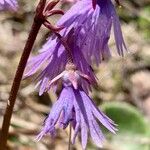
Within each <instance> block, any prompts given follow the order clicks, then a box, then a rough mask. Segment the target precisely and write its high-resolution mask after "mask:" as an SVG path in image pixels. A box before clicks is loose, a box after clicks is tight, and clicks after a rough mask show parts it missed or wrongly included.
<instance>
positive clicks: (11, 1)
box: [0, 0, 18, 11]
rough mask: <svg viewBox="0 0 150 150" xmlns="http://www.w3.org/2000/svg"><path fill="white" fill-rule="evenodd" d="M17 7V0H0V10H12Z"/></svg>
mask: <svg viewBox="0 0 150 150" xmlns="http://www.w3.org/2000/svg"><path fill="white" fill-rule="evenodd" d="M17 8H18V3H17V0H0V10H14V11H16V10H17Z"/></svg>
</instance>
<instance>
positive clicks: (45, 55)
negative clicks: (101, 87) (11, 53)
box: [24, 32, 96, 95]
mask: <svg viewBox="0 0 150 150" xmlns="http://www.w3.org/2000/svg"><path fill="white" fill-rule="evenodd" d="M73 34H74V32H70V33H68V35H67V37H66V38H65V39H66V43H67V45H68V46H69V48H70V49H71V53H72V57H73V63H74V64H75V66H76V67H77V69H78V70H79V71H81V72H83V73H84V74H87V75H88V76H89V77H90V78H91V80H92V81H93V82H96V78H95V75H94V72H93V70H92V68H91V66H90V65H89V64H88V63H87V61H86V59H85V58H84V56H83V54H82V51H81V50H80V49H79V47H78V46H77V45H76V43H75V37H74V35H73ZM66 64H67V51H66V50H65V47H64V46H63V45H62V43H61V41H60V40H59V39H56V38H55V39H53V40H51V41H49V45H47V44H46V45H44V46H43V48H42V50H41V51H40V54H38V55H37V56H35V57H33V58H31V60H29V62H28V64H27V67H26V70H25V74H24V76H25V77H29V76H32V75H34V74H36V80H37V81H38V83H37V86H38V87H39V95H42V94H43V93H44V92H47V91H48V90H49V87H50V86H49V82H50V81H51V80H52V79H53V78H55V77H56V76H57V75H58V74H60V73H61V72H63V70H65V66H66ZM81 85H82V87H83V89H84V90H85V91H88V90H89V89H90V84H89V83H88V82H87V81H86V80H82V81H81Z"/></svg>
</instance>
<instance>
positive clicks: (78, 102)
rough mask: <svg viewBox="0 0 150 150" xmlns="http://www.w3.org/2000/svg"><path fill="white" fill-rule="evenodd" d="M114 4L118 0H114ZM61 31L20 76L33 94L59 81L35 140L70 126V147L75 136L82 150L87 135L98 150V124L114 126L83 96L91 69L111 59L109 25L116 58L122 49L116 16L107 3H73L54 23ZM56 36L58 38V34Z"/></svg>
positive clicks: (1, 0)
mask: <svg viewBox="0 0 150 150" xmlns="http://www.w3.org/2000/svg"><path fill="white" fill-rule="evenodd" d="M116 2H117V3H118V0H116ZM1 7H3V8H6V7H7V8H11V9H15V8H16V7H17V3H16V2H15V0H0V9H1ZM57 26H58V27H59V26H60V27H63V28H61V29H62V30H61V31H60V32H59V33H58V34H57V33H54V34H52V35H51V36H50V37H49V39H48V41H47V42H46V43H45V45H44V46H43V47H42V49H41V50H40V51H39V54H38V55H37V56H35V57H33V58H31V59H30V60H29V61H28V64H27V66H26V70H25V74H24V77H30V76H33V75H34V76H35V77H36V80H37V87H38V88H39V95H42V94H43V93H44V92H48V91H49V90H50V89H51V87H53V89H56V88H57V86H58V84H59V83H60V82H58V81H61V84H62V90H61V93H60V95H59V98H58V100H57V101H56V102H55V104H54V105H53V107H52V109H51V112H50V114H49V115H48V117H47V118H46V120H45V122H44V126H43V128H42V130H41V132H40V134H39V135H38V136H37V140H40V139H41V138H42V137H43V136H44V135H45V134H47V133H50V134H51V135H52V136H54V135H55V134H56V126H58V127H60V128H62V129H65V128H66V127H68V125H69V124H70V125H71V127H72V128H73V129H74V135H73V137H72V143H75V139H76V137H77V135H80V137H81V143H82V148H83V149H86V145H87V140H88V136H89V135H90V136H91V138H92V140H93V142H94V143H95V144H96V145H97V146H98V147H101V146H102V143H103V140H104V135H103V133H102V131H101V129H100V126H99V123H101V124H102V125H103V126H105V127H106V128H107V129H108V130H109V131H111V132H112V133H115V132H116V131H117V129H116V124H115V123H114V122H113V121H112V120H111V119H110V118H109V117H107V116H106V115H105V114H104V113H103V112H101V111H100V110H99V109H98V108H97V106H96V105H95V103H94V101H93V100H92V99H91V98H90V97H89V96H88V92H89V91H90V90H91V86H92V85H93V84H95V83H96V82H97V79H96V76H95V74H94V72H93V69H92V67H91V66H92V65H93V64H94V63H95V64H96V65H99V63H100V62H101V61H102V60H104V59H106V58H109V57H110V56H111V52H110V49H109V46H108V41H109V38H110V32H111V28H112V27H113V31H114V37H115V42H116V48H117V51H118V54H119V55H123V51H124V50H125V49H126V46H125V43H124V40H123V36H122V32H121V27H120V23H119V18H118V16H117V14H116V11H115V7H114V5H113V3H112V1H111V0H80V1H79V0H77V1H76V3H75V4H74V5H73V6H72V7H71V8H70V9H69V10H68V11H67V12H66V13H65V14H64V15H63V16H62V17H61V18H60V20H58V22H57ZM58 35H59V36H58Z"/></svg>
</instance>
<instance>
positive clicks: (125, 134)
mask: <svg viewBox="0 0 150 150" xmlns="http://www.w3.org/2000/svg"><path fill="white" fill-rule="evenodd" d="M101 108H103V110H104V112H105V113H106V114H107V115H108V116H109V117H110V118H111V119H112V120H114V121H115V123H116V124H118V132H117V134H116V135H112V134H110V133H108V132H107V135H108V138H107V139H109V143H111V145H113V146H114V147H116V148H117V150H150V138H149V137H150V127H149V124H148V122H147V121H146V120H145V118H144V116H143V115H142V113H141V112H139V111H138V110H137V109H136V108H135V107H133V106H131V105H129V104H127V103H123V102H120V103H119V102H118V103H116V102H111V103H105V104H103V105H102V106H101Z"/></svg>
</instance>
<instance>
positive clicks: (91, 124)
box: [37, 86, 116, 149]
mask: <svg viewBox="0 0 150 150" xmlns="http://www.w3.org/2000/svg"><path fill="white" fill-rule="evenodd" d="M98 122H100V123H101V124H102V125H103V126H105V127H106V128H107V129H108V130H109V131H111V132H112V133H115V131H116V128H115V124H114V122H113V121H112V120H111V119H110V118H108V117H107V116H106V115H105V114H104V113H102V112H101V111H100V110H99V109H98V108H97V107H96V105H95V104H94V102H93V101H92V100H91V99H90V97H89V96H88V95H87V94H86V93H85V92H84V91H83V89H82V88H78V89H74V87H73V86H64V87H63V89H62V91H61V94H60V96H59V98H58V100H57V101H56V102H55V104H54V105H53V107H52V109H51V113H50V114H49V115H48V117H47V119H46V120H45V122H44V127H43V129H42V130H41V132H40V134H39V135H38V136H37V140H40V139H41V138H42V137H43V136H44V135H45V134H48V133H49V134H51V135H52V136H54V135H55V134H56V130H55V128H56V125H59V127H60V128H63V129H65V128H66V127H67V126H68V125H69V123H70V124H71V125H72V126H73V128H74V135H73V137H72V143H73V144H74V143H75V139H76V136H77V135H79V134H80V135H81V143H82V147H83V149H85V148H86V145H87V139H88V135H90V136H91V138H92V140H93V142H94V143H95V144H96V145H97V146H99V147H101V146H102V142H103V140H104V135H103V133H102V131H101V129H100V127H99V123H98Z"/></svg>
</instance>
